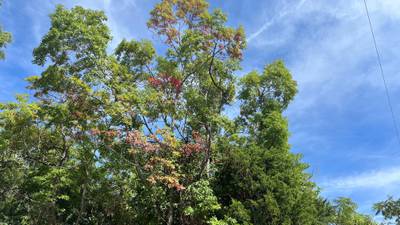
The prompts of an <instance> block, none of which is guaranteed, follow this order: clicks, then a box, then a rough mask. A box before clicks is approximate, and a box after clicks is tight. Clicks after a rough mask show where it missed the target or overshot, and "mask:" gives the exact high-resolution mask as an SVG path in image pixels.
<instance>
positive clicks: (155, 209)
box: [0, 0, 334, 225]
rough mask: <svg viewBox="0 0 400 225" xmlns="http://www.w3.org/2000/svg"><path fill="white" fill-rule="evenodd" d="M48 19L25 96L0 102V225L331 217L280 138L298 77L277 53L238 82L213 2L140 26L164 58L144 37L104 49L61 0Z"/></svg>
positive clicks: (84, 19) (234, 38)
mask: <svg viewBox="0 0 400 225" xmlns="http://www.w3.org/2000/svg"><path fill="white" fill-rule="evenodd" d="M50 18H51V27H50V29H49V31H48V33H47V34H46V35H45V36H44V37H43V39H42V41H41V43H40V45H39V46H38V47H37V48H35V49H34V52H33V57H34V58H33V62H34V63H35V64H37V65H39V66H42V67H43V72H42V73H41V74H40V75H39V76H32V77H29V78H28V81H29V82H30V86H29V88H30V89H31V90H32V91H33V92H34V100H33V101H29V100H28V99H29V97H23V96H20V97H18V99H17V102H16V103H8V104H2V105H1V108H0V156H1V164H0V169H1V175H2V176H0V181H1V182H2V183H3V184H4V185H3V186H2V187H1V188H0V221H1V222H3V221H5V223H10V224H54V225H56V224H90V225H91V224H169V225H172V224H195V225H196V224H198V225H203V224H215V225H217V224H230V225H233V224H268V225H275V224H276V225H278V224H279V225H282V224H285V225H289V224H290V225H296V224H302V225H307V224H310V225H314V224H329V223H331V221H332V220H331V219H332V215H333V214H334V213H333V212H334V210H332V209H333V207H332V206H331V205H330V204H329V203H327V202H325V201H324V200H321V197H320V196H319V191H318V188H317V186H316V185H315V184H314V183H313V182H311V181H310V177H311V176H310V175H309V174H307V173H306V172H305V169H306V168H307V166H308V165H306V164H304V163H302V162H301V156H300V155H296V154H293V153H291V152H290V146H289V144H288V137H289V132H288V122H287V119H286V118H285V117H284V116H283V115H282V114H283V112H284V110H285V109H286V108H287V107H288V105H289V103H290V102H291V101H292V100H293V98H294V96H295V94H296V92H297V88H296V82H295V81H294V80H293V79H292V76H291V74H290V72H289V71H288V69H286V67H285V65H284V63H283V62H282V61H276V62H273V63H271V64H269V65H267V66H266V67H265V70H264V71H263V73H262V74H259V73H258V72H252V73H250V74H248V75H246V76H245V77H243V78H242V79H241V80H240V82H239V83H238V82H237V80H236V76H235V75H234V73H235V72H236V71H238V70H240V62H241V60H242V56H243V54H242V51H243V49H244V48H245V45H246V43H245V40H246V39H245V35H244V30H243V28H241V27H238V28H231V27H228V26H227V25H226V21H227V18H226V16H225V15H224V14H223V12H222V11H221V10H218V9H217V10H214V11H212V12H210V11H209V10H208V3H207V2H206V1H204V0H162V1H161V2H160V3H158V4H157V5H156V6H155V8H154V9H153V10H152V11H151V13H150V20H149V22H148V24H147V25H148V27H149V29H150V30H152V31H153V32H155V33H156V34H157V35H159V36H160V38H161V39H162V40H163V42H164V44H165V46H166V48H167V50H166V53H165V54H158V53H157V51H156V49H155V48H154V47H153V45H152V42H151V41H149V40H140V41H137V40H123V41H122V42H121V43H120V44H119V45H118V46H117V48H116V49H115V51H114V52H112V53H111V54H109V53H108V52H107V51H106V49H107V47H108V44H109V42H110V40H111V35H110V31H109V29H108V27H107V25H106V20H107V18H106V16H105V14H104V13H103V12H101V11H95V10H89V9H84V8H82V7H74V8H72V9H66V8H64V7H63V6H58V7H57V8H56V10H55V12H54V13H53V14H52V15H51V16H50ZM237 89H238V94H236V90H237ZM236 98H237V99H239V101H240V104H241V106H240V109H241V113H240V115H238V116H237V118H235V119H230V118H229V117H228V116H227V115H226V113H225V112H224V109H225V107H226V106H228V105H230V104H233V103H234V101H235V99H236ZM321 205H322V206H321Z"/></svg>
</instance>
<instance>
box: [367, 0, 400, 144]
mask: <svg viewBox="0 0 400 225" xmlns="http://www.w3.org/2000/svg"><path fill="white" fill-rule="evenodd" d="M364 5H365V12H366V13H367V17H368V22H369V28H370V30H371V35H372V39H373V41H374V47H375V52H376V57H377V60H378V64H379V68H380V70H381V77H382V80H383V84H384V86H385V93H386V98H387V102H388V105H389V109H390V113H391V114H392V122H393V126H394V129H395V131H396V136H397V141H398V142H399V144H400V134H399V128H398V126H397V121H396V117H395V115H394V111H393V106H392V100H391V98H390V94H389V88H388V86H387V83H386V78H385V73H384V71H383V67H382V60H381V55H380V53H379V50H378V45H377V44H376V38H375V32H374V28H373V26H372V22H371V17H370V15H369V10H368V4H367V0H364Z"/></svg>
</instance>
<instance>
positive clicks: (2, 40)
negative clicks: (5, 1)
mask: <svg viewBox="0 0 400 225" xmlns="http://www.w3.org/2000/svg"><path fill="white" fill-rule="evenodd" d="M1 4H2V1H0V6H1ZM10 42H11V34H10V33H8V32H5V31H3V29H2V28H1V27H0V59H4V57H5V54H4V48H5V47H6V45H7V44H8V43H10Z"/></svg>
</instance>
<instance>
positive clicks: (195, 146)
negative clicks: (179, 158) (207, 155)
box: [181, 132, 206, 156]
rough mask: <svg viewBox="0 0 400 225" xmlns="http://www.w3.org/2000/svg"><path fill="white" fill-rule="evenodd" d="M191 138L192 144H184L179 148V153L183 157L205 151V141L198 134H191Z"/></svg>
mask: <svg viewBox="0 0 400 225" xmlns="http://www.w3.org/2000/svg"><path fill="white" fill-rule="evenodd" d="M192 137H193V139H194V143H188V144H185V145H183V147H182V148H181V151H182V152H183V153H184V154H185V156H191V155H194V154H198V153H201V152H204V151H205V150H206V147H205V141H204V140H203V139H202V137H201V135H200V134H199V133H198V132H193V133H192Z"/></svg>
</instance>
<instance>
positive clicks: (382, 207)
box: [374, 197, 400, 224]
mask: <svg viewBox="0 0 400 225" xmlns="http://www.w3.org/2000/svg"><path fill="white" fill-rule="evenodd" d="M374 209H375V210H376V214H382V215H383V217H384V218H385V220H389V221H392V220H393V221H395V222H396V224H400V200H395V199H393V197H389V198H388V199H387V200H385V201H383V202H379V203H376V204H375V205H374Z"/></svg>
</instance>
